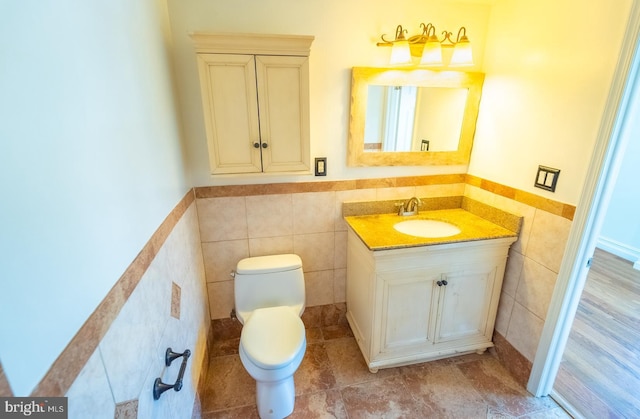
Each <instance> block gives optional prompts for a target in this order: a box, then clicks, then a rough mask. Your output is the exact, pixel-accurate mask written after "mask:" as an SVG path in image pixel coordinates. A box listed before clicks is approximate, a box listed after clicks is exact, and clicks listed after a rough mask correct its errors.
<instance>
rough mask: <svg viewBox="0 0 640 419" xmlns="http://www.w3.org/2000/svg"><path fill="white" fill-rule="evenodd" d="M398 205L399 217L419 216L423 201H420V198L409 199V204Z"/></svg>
mask: <svg viewBox="0 0 640 419" xmlns="http://www.w3.org/2000/svg"><path fill="white" fill-rule="evenodd" d="M396 205H397V206H398V207H399V208H398V215H418V213H419V209H418V207H419V206H421V205H422V201H420V198H417V197H415V196H414V197H412V198H410V199H408V200H407V202H402V203H400V204H396Z"/></svg>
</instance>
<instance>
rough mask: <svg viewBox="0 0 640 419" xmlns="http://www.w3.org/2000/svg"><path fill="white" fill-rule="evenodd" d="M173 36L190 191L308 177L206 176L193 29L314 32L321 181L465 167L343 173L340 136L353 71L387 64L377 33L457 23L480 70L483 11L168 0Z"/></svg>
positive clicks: (314, 136)
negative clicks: (323, 166) (324, 173)
mask: <svg viewBox="0 0 640 419" xmlns="http://www.w3.org/2000/svg"><path fill="white" fill-rule="evenodd" d="M168 4H169V13H170V16H171V29H172V35H173V47H174V50H173V57H174V62H175V68H176V75H177V83H178V87H179V92H180V100H181V108H180V109H181V117H182V119H183V122H184V129H185V134H186V141H187V144H186V146H187V158H188V167H189V170H190V172H191V174H192V179H193V186H208V185H233V184H255V183H272V182H300V181H314V180H318V179H317V178H314V177H313V176H292V175H289V176H283V175H243V176H216V177H212V176H211V175H209V167H208V161H207V148H206V139H205V131H204V122H203V118H202V104H201V98H200V93H199V85H198V83H199V81H198V71H197V68H196V58H195V53H194V49H193V44H192V42H191V40H190V38H189V37H188V35H187V34H188V33H189V32H192V31H214V32H253V33H282V34H299V35H313V36H315V40H314V41H313V44H312V45H311V55H310V59H309V73H310V97H311V103H310V116H311V120H310V125H311V157H312V158H313V157H321V156H326V157H327V159H328V160H327V167H328V175H327V178H326V179H320V180H335V179H363V178H379V177H383V176H411V175H424V174H440V173H461V172H465V171H466V170H467V167H466V165H465V166H453V167H444V166H430V167H387V168H350V167H347V166H346V154H347V132H348V123H349V103H350V89H351V68H352V67H354V66H386V65H387V63H388V59H389V52H390V49H389V48H380V47H377V46H376V45H375V44H376V42H378V40H379V39H380V35H382V34H391V35H393V34H394V33H395V28H396V25H398V24H402V25H403V26H404V27H405V28H407V29H408V30H409V32H410V33H411V34H416V33H418V32H419V30H420V29H419V26H420V23H421V22H424V23H425V24H426V23H429V22H432V23H433V24H434V25H436V28H437V29H438V30H439V31H440V30H444V29H448V30H449V31H457V30H458V28H459V27H460V26H462V25H464V26H466V28H467V35H468V36H469V38H470V39H471V41H472V42H473V48H474V54H475V59H476V62H477V65H476V66H475V67H473V68H471V69H473V70H480V69H481V66H482V59H483V55H484V44H485V37H486V33H487V24H488V20H489V12H490V7H489V6H487V5H482V4H461V3H457V2H451V1H438V0H436V1H429V2H425V1H421V0H400V1H395V2H393V4H390V3H389V2H388V1H383V0H372V1H366V2H362V1H340V0H325V1H317V2H313V1H296V0H265V1H261V2H251V3H247V2H242V1H240V2H238V1H224V0H211V1H200V0H168Z"/></svg>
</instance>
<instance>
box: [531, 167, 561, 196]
mask: <svg viewBox="0 0 640 419" xmlns="http://www.w3.org/2000/svg"><path fill="white" fill-rule="evenodd" d="M558 177H560V169H554V168H553V167H547V166H538V174H537V175H536V181H535V183H534V184H533V186H535V187H536V188H540V189H544V190H547V191H551V192H555V191H556V184H557V183H558Z"/></svg>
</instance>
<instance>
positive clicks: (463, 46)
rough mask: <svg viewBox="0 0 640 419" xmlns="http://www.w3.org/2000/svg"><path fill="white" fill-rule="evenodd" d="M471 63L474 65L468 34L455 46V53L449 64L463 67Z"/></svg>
mask: <svg viewBox="0 0 640 419" xmlns="http://www.w3.org/2000/svg"><path fill="white" fill-rule="evenodd" d="M471 65H473V51H472V49H471V42H469V39H468V38H467V37H466V36H463V37H462V38H460V40H459V41H458V43H457V44H456V46H455V47H454V48H453V55H452V56H451V62H450V63H449V66H451V67H463V66H471Z"/></svg>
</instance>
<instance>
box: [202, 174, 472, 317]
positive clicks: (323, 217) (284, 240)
mask: <svg viewBox="0 0 640 419" xmlns="http://www.w3.org/2000/svg"><path fill="white" fill-rule="evenodd" d="M436 178H438V177H436ZM438 179H440V181H443V182H450V183H444V184H431V185H429V184H423V185H415V183H420V178H408V179H405V180H404V181H399V182H392V184H390V181H389V180H388V179H384V180H379V181H376V180H366V181H362V183H360V184H356V182H355V181H354V182H353V183H351V182H335V183H329V182H328V184H330V185H329V187H330V188H332V190H323V191H313V190H311V191H304V189H305V186H300V189H301V190H302V191H293V192H286V193H280V190H278V189H270V188H269V186H268V185H267V186H265V187H264V188H262V192H263V193H264V194H262V195H259V194H251V195H242V196H220V197H198V198H197V199H196V202H197V206H198V217H199V219H200V236H201V238H202V251H203V254H204V264H205V270H206V277H207V288H208V293H209V294H208V295H209V307H210V309H211V318H212V319H222V318H226V317H229V313H230V312H231V309H232V308H233V307H234V302H233V280H232V278H231V277H230V275H229V273H230V272H231V271H232V270H233V269H235V265H236V263H237V262H238V261H239V260H240V259H242V258H245V257H251V256H262V255H269V254H277V253H296V254H298V255H300V257H301V258H302V264H303V270H304V272H305V282H306V292H307V306H308V307H312V306H320V305H327V304H334V303H342V302H344V301H345V300H346V295H345V282H346V267H347V265H346V263H347V260H346V246H347V226H346V224H345V222H344V220H343V219H342V203H343V202H345V201H375V200H390V199H398V201H402V200H406V199H408V198H411V197H412V196H421V197H423V196H429V197H443V196H459V195H462V193H463V192H464V186H465V185H464V183H463V182H462V180H463V179H464V177H463V176H454V177H451V176H442V177H439V178H438ZM425 182H426V183H429V181H428V180H425ZM315 186H316V187H320V188H322V187H323V186H321V185H320V184H318V183H316V184H315ZM324 187H326V185H325V186H324ZM310 188H313V185H311V186H310ZM227 191H228V192H227V194H229V195H235V194H237V193H238V191H240V193H241V191H242V188H241V187H239V189H237V190H233V188H231V190H227ZM211 192H212V188H206V189H205V188H203V189H201V190H200V191H198V190H197V196H202V195H207V194H211Z"/></svg>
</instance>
